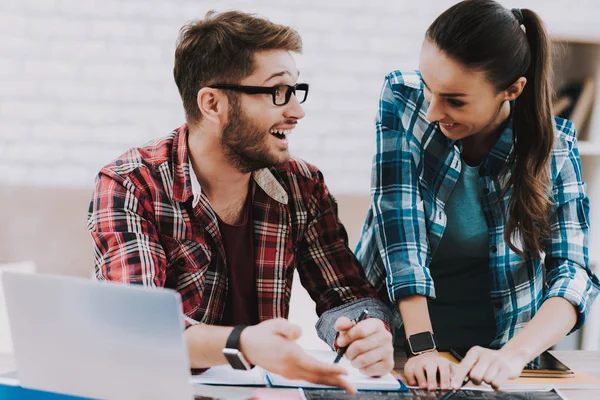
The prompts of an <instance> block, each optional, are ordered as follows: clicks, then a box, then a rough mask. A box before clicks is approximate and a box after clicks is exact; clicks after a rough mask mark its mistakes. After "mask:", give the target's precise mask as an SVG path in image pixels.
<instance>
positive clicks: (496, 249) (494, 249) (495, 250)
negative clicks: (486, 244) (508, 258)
mask: <svg viewBox="0 0 600 400" xmlns="http://www.w3.org/2000/svg"><path fill="white" fill-rule="evenodd" d="M490 250H491V251H492V253H495V252H497V251H498V248H497V247H496V246H492V248H491V249H490Z"/></svg>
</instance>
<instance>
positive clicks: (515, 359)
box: [452, 346, 528, 389]
mask: <svg viewBox="0 0 600 400" xmlns="http://www.w3.org/2000/svg"><path fill="white" fill-rule="evenodd" d="M527 362H528V360H526V359H525V358H524V357H523V356H522V355H521V354H518V353H511V352H510V351H508V350H503V349H501V350H491V349H485V348H483V347H479V346H475V347H472V348H471V349H470V350H469V351H468V352H467V354H466V355H465V358H464V359H463V360H462V362H461V363H460V365H459V366H458V367H457V368H456V369H455V371H454V375H453V377H452V388H454V389H456V388H459V387H460V386H461V384H462V382H463V380H464V379H465V377H466V376H467V375H468V376H469V378H470V379H471V381H473V383H475V384H477V385H479V384H480V383H481V382H486V383H488V384H490V385H492V387H493V388H494V389H498V388H499V387H500V385H502V384H503V383H504V382H505V381H506V380H507V379H511V378H516V377H518V376H519V375H520V374H521V371H522V370H523V368H524V367H525V365H526V364H527Z"/></svg>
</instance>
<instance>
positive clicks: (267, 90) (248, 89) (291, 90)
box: [209, 83, 309, 106]
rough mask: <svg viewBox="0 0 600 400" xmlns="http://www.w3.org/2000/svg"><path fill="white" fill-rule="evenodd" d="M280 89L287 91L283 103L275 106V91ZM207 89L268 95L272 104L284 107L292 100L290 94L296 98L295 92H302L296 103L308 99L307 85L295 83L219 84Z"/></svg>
mask: <svg viewBox="0 0 600 400" xmlns="http://www.w3.org/2000/svg"><path fill="white" fill-rule="evenodd" d="M280 87H287V88H288V90H287V92H286V95H285V102H284V103H282V104H277V90H278V89H279V88H280ZM209 88H212V89H224V90H233V91H236V92H242V93H246V94H270V95H271V96H272V97H273V104H275V105H276V106H285V105H286V104H287V103H289V102H290V99H291V98H292V94H293V95H294V96H296V90H303V91H304V98H303V99H300V98H298V97H296V98H298V103H300V104H302V103H304V102H305V101H306V99H307V97H308V88H309V84H308V83H297V84H295V85H275V86H270V87H269V86H245V85H233V84H229V83H222V84H221V83H220V84H216V85H211V86H209Z"/></svg>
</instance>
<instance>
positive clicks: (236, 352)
mask: <svg viewBox="0 0 600 400" xmlns="http://www.w3.org/2000/svg"><path fill="white" fill-rule="evenodd" d="M245 328H246V325H238V326H236V327H235V328H233V330H232V331H231V333H230V334H229V337H228V338H227V343H226V344H225V348H224V349H223V355H224V356H225V358H226V359H227V361H228V362H229V364H230V365H231V366H232V367H233V369H241V370H250V369H252V368H254V365H252V364H250V363H249V362H248V360H246V357H244V355H243V354H242V352H241V350H240V336H241V334H242V331H243V330H244V329H245Z"/></svg>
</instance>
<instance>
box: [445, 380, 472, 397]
mask: <svg viewBox="0 0 600 400" xmlns="http://www.w3.org/2000/svg"><path fill="white" fill-rule="evenodd" d="M469 381H470V379H469V376H468V375H467V376H466V377H465V379H464V380H463V383H462V385H461V386H460V389H452V390H451V391H449V392H448V393H446V394H445V395H444V396H443V397H442V398H441V399H440V400H448V399H451V398H452V396H454V395H455V394H456V392H458V391H459V390H461V389H462V388H463V386H465V385H466V384H467V383H468V382H469Z"/></svg>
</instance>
